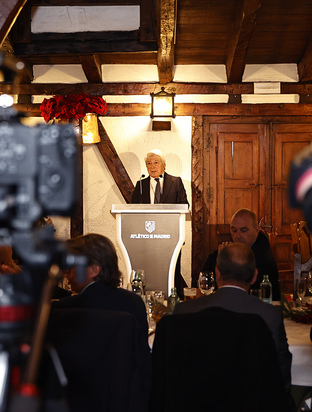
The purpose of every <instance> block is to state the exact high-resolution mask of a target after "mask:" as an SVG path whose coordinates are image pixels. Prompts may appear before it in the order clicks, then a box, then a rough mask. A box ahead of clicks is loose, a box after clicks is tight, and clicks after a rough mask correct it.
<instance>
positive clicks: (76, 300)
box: [52, 282, 148, 336]
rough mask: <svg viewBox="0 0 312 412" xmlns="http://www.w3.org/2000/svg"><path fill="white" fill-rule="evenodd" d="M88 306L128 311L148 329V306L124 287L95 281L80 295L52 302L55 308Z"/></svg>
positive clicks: (88, 307)
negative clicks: (110, 285)
mask: <svg viewBox="0 0 312 412" xmlns="http://www.w3.org/2000/svg"><path fill="white" fill-rule="evenodd" d="M61 308H86V309H101V310H106V311H107V310H114V311H121V312H128V313H131V314H132V315H134V316H135V318H136V319H137V321H138V323H139V324H140V325H141V327H142V331H143V332H144V333H146V336H147V331H148V325H147V317H146V308H145V305H144V303H143V300H142V299H141V298H140V297H139V296H137V295H136V294H135V293H133V292H129V291H128V290H125V289H122V288H118V289H116V288H111V287H109V286H106V285H105V284H104V283H103V282H94V283H92V284H90V285H89V286H88V287H87V288H85V289H84V291H83V292H82V293H79V294H78V295H74V296H70V297H67V298H64V299H60V300H59V301H55V302H52V310H53V309H61Z"/></svg>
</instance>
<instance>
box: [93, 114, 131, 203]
mask: <svg viewBox="0 0 312 412" xmlns="http://www.w3.org/2000/svg"><path fill="white" fill-rule="evenodd" d="M98 124H99V133H100V137H101V142H100V143H97V147H98V149H99V152H100V153H101V156H102V157H103V159H104V161H105V163H106V165H107V167H108V169H109V171H110V172H111V174H112V176H113V178H114V180H115V183H116V185H117V187H118V188H119V190H120V192H121V194H122V196H123V198H124V199H125V201H126V203H131V195H132V192H133V190H134V186H133V183H132V181H131V179H130V177H129V175H128V173H127V171H126V169H125V167H124V165H123V164H122V161H121V160H120V158H119V156H118V154H117V152H116V150H115V147H114V145H113V143H112V141H111V140H110V138H109V136H108V134H107V133H106V130H105V128H104V126H103V125H102V123H101V121H100V120H98Z"/></svg>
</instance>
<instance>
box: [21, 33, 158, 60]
mask: <svg viewBox="0 0 312 412" xmlns="http://www.w3.org/2000/svg"><path fill="white" fill-rule="evenodd" d="M139 37H140V32H139V30H132V31H107V32H79V33H40V34H32V36H31V42H29V43H16V42H15V44H14V50H15V54H16V55H18V56H21V57H23V56H25V57H27V58H32V57H33V56H37V55H39V56H40V55H52V56H53V55H62V54H64V55H69V56H73V58H75V55H77V54H78V55H80V54H90V53H106V52H146V51H153V50H155V51H156V49H157V46H156V43H155V44H154V43H152V42H150V43H141V42H140V38H139Z"/></svg>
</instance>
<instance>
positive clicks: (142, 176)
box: [140, 173, 145, 203]
mask: <svg viewBox="0 0 312 412" xmlns="http://www.w3.org/2000/svg"><path fill="white" fill-rule="evenodd" d="M144 177H145V174H144V173H143V175H141V176H140V203H142V179H143V178H144Z"/></svg>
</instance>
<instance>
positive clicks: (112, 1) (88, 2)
mask: <svg viewBox="0 0 312 412" xmlns="http://www.w3.org/2000/svg"><path fill="white" fill-rule="evenodd" d="M28 1H29V2H30V3H31V5H32V6H69V7H71V6H72V7H74V6H118V5H120V6H129V5H136V4H137V5H139V4H140V2H141V0H28Z"/></svg>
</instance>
